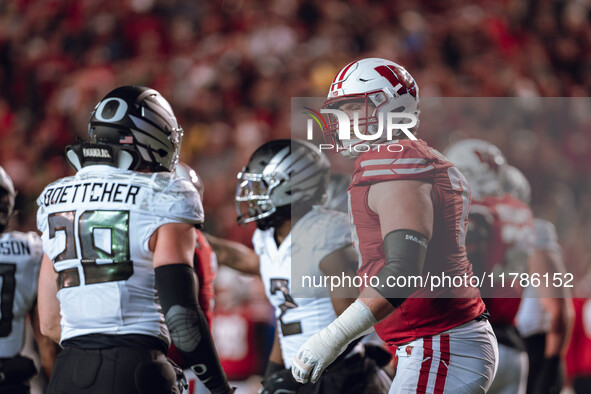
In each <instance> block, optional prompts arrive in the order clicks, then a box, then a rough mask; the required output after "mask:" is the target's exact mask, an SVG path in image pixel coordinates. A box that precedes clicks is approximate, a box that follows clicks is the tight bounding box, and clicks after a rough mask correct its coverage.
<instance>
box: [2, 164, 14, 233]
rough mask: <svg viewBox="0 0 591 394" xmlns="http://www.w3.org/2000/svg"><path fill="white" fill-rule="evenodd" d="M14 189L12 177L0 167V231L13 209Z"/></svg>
mask: <svg viewBox="0 0 591 394" xmlns="http://www.w3.org/2000/svg"><path fill="white" fill-rule="evenodd" d="M15 198H16V190H14V184H13V183H12V179H10V177H9V176H8V174H7V173H6V171H4V168H2V167H0V233H1V232H3V231H4V229H5V228H6V226H7V225H8V219H9V218H10V216H11V215H12V212H13V210H14V199H15Z"/></svg>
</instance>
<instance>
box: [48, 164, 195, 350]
mask: <svg viewBox="0 0 591 394" xmlns="http://www.w3.org/2000/svg"><path fill="white" fill-rule="evenodd" d="M37 203H38V205H39V211H38V213H37V226H38V228H39V230H40V231H41V232H42V233H43V236H42V239H43V249H44V252H45V254H47V256H48V257H49V258H50V259H51V260H52V261H53V263H54V268H55V270H56V271H57V272H58V298H59V300H60V305H61V316H62V319H61V324H62V337H61V339H62V341H63V340H65V339H68V338H71V337H75V336H80V335H86V334H93V333H103V334H145V335H151V336H157V337H161V338H162V339H164V340H165V341H166V342H168V330H167V328H166V325H165V322H164V317H163V315H162V313H161V309H160V306H159V305H158V303H157V295H156V291H155V289H154V269H153V263H152V257H153V254H152V252H150V250H149V248H148V242H149V239H150V237H151V235H152V234H153V233H154V231H156V229H158V228H159V227H160V226H162V225H164V224H167V223H178V222H181V223H194V224H198V223H202V222H203V209H202V206H201V200H200V199H199V196H198V194H197V192H196V190H195V188H194V187H193V185H191V183H190V182H188V181H186V180H184V179H180V178H177V177H176V176H174V175H172V174H170V173H138V172H133V171H126V170H120V169H117V168H113V167H109V166H103V165H94V166H89V167H85V168H83V169H81V170H80V171H79V172H78V173H77V174H76V176H73V177H68V178H63V179H60V180H58V181H56V182H54V183H52V184H50V185H49V186H47V187H46V188H45V190H44V191H43V192H42V194H41V195H40V196H39V199H38V201H37Z"/></svg>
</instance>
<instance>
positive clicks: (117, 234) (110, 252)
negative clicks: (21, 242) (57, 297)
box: [48, 210, 133, 287]
mask: <svg viewBox="0 0 591 394" xmlns="http://www.w3.org/2000/svg"><path fill="white" fill-rule="evenodd" d="M75 217H76V212H75V211H67V212H58V213H53V214H51V215H49V216H48V221H49V238H50V239H53V238H55V237H56V236H57V234H58V233H59V232H63V234H64V236H65V247H64V249H63V250H62V252H61V253H59V254H58V255H57V256H56V257H55V259H54V261H53V262H54V264H55V263H57V262H59V261H63V260H72V259H80V263H81V264H82V270H83V272H84V283H85V284H87V285H89V284H94V283H105V282H114V281H119V280H126V279H128V278H129V277H130V276H131V275H132V274H133V263H132V261H131V260H130V256H129V211H107V210H90V211H85V212H83V213H82V214H81V215H80V217H79V218H78V220H77V221H76V222H77V226H75V220H74V219H75ZM78 251H79V252H78ZM70 270H75V271H76V272H77V269H76V268H74V269H70ZM70 270H62V271H59V273H58V275H59V274H62V275H65V272H66V271H70ZM60 283H66V284H65V285H64V286H63V287H73V286H79V284H80V283H79V282H78V283H77V284H76V282H75V281H73V282H72V281H70V282H64V281H60ZM68 283H69V284H68Z"/></svg>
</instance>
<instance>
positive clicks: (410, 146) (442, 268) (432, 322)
mask: <svg viewBox="0 0 591 394" xmlns="http://www.w3.org/2000/svg"><path fill="white" fill-rule="evenodd" d="M397 143H398V144H399V146H398V149H392V150H400V146H401V147H402V150H401V151H400V152H389V151H388V149H386V146H384V145H382V146H377V147H374V148H373V149H372V150H371V151H369V152H365V153H362V154H361V155H360V156H359V157H358V158H357V160H356V162H355V172H354V174H353V182H352V183H351V186H350V187H349V193H350V203H351V209H350V215H351V216H350V220H351V232H352V235H353V243H354V246H355V248H356V249H357V251H358V253H359V254H360V256H361V267H360V268H359V270H358V274H359V275H364V274H367V275H368V276H370V277H371V276H373V275H376V274H377V273H378V272H380V271H381V270H382V268H383V267H384V265H385V256H384V247H383V239H382V234H381V231H380V219H379V217H378V215H377V214H376V213H374V212H373V211H372V210H371V209H370V208H369V206H368V200H367V198H368V194H369V189H370V187H371V185H373V184H375V183H378V182H385V181H394V180H422V181H425V182H429V183H431V185H432V186H433V191H432V193H431V196H432V200H433V213H434V224H433V235H432V238H431V240H430V241H429V245H428V250H427V256H426V259H425V265H424V268H423V274H422V276H423V278H426V277H427V275H439V276H441V275H442V274H443V273H444V274H445V275H447V276H450V277H454V276H462V277H463V276H464V275H467V276H468V277H470V276H472V267H471V265H470V263H469V262H468V259H467V257H466V248H465V246H464V244H465V237H466V227H467V215H468V209H469V205H470V203H469V197H470V191H469V187H468V185H467V182H466V181H465V178H464V177H463V175H462V174H461V173H460V172H459V171H458V169H457V168H456V167H454V166H453V165H452V164H451V162H449V161H448V160H447V159H446V158H445V157H444V156H443V155H442V154H441V153H439V152H437V151H436V150H435V149H433V148H431V147H429V146H428V145H427V144H426V143H425V142H424V141H422V140H418V141H411V140H401V141H397ZM394 147H396V146H395V145H394ZM392 203H393V204H395V203H396V201H392ZM484 309H485V307H484V303H483V302H482V299H481V298H480V292H479V290H478V289H477V288H472V287H458V288H454V287H453V286H451V287H445V288H444V287H440V288H436V289H434V291H433V292H431V289H430V288H429V287H428V286H427V287H422V288H418V289H417V290H415V291H414V293H413V294H412V295H411V296H410V297H409V298H408V299H406V301H404V302H403V303H402V305H400V307H399V308H397V309H396V311H395V312H394V313H392V314H391V315H390V316H388V317H387V318H386V319H384V320H383V321H381V322H380V323H378V324H377V325H376V326H375V329H376V332H377V333H378V335H379V336H380V338H382V339H383V340H384V341H386V342H387V343H388V344H389V345H393V344H395V345H398V344H402V343H405V342H409V341H412V340H415V339H417V338H421V337H425V336H429V335H436V334H439V333H441V332H443V331H445V330H448V329H451V328H453V327H456V326H459V325H461V324H463V323H466V322H468V321H470V320H473V319H475V318H476V317H478V316H479V315H480V314H481V313H483V312H484Z"/></svg>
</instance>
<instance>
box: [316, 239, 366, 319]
mask: <svg viewBox="0 0 591 394" xmlns="http://www.w3.org/2000/svg"><path fill="white" fill-rule="evenodd" d="M357 264H358V263H357V254H356V253H355V250H354V249H353V247H352V246H350V245H349V246H346V247H344V248H341V249H338V250H335V251H334V252H332V253H331V254H329V255H328V256H326V257H325V258H323V259H322V261H320V270H321V271H322V272H323V273H324V274H325V275H327V276H329V277H330V276H338V277H340V276H341V275H345V276H349V277H351V278H352V277H354V276H355V272H356V271H357ZM351 283H352V282H351ZM357 294H358V289H357V288H355V287H343V286H341V287H336V288H334V289H333V288H332V287H331V293H330V299H331V301H332V306H333V308H334V311H335V313H336V314H337V316H339V315H340V314H341V313H343V312H344V311H345V309H347V308H348V307H349V305H351V304H352V303H353V302H354V301H355V299H356V297H357Z"/></svg>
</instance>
